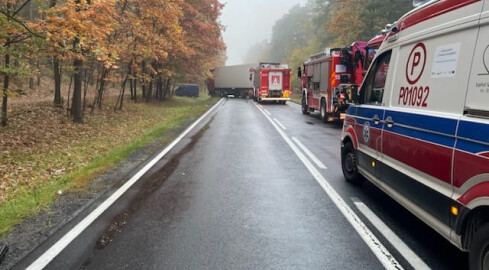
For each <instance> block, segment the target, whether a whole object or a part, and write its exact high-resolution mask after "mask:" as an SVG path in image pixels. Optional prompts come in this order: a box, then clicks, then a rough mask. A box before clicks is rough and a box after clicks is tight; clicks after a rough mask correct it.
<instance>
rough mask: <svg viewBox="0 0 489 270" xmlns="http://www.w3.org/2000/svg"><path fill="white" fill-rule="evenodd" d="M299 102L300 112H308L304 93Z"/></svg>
mask: <svg viewBox="0 0 489 270" xmlns="http://www.w3.org/2000/svg"><path fill="white" fill-rule="evenodd" d="M301 104H302V114H309V108H308V107H307V104H306V95H302V99H301Z"/></svg>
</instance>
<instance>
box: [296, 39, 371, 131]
mask: <svg viewBox="0 0 489 270" xmlns="http://www.w3.org/2000/svg"><path fill="white" fill-rule="evenodd" d="M366 46H367V43H366V42H363V41H357V42H354V43H353V44H352V45H351V46H350V47H343V48H336V49H326V50H324V51H322V52H319V53H317V54H314V55H312V56H311V57H310V58H309V59H308V60H307V61H306V62H304V65H303V69H301V68H299V72H298V77H299V78H300V79H301V82H302V83H301V84H302V95H301V96H302V98H301V103H302V113H303V114H309V113H310V112H314V111H316V110H319V112H320V118H321V120H323V121H328V120H334V119H343V118H344V116H345V111H346V109H347V108H348V103H349V101H351V100H352V97H353V95H354V94H355V93H356V92H357V89H358V87H359V86H360V84H361V83H362V79H363V74H364V59H365V55H366V51H365V49H366Z"/></svg>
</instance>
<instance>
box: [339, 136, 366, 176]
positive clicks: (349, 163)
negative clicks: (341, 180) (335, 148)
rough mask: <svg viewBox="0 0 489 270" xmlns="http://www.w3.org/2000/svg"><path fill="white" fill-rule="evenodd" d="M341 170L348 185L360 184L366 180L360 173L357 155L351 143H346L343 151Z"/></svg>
mask: <svg viewBox="0 0 489 270" xmlns="http://www.w3.org/2000/svg"><path fill="white" fill-rule="evenodd" d="M341 169H342V170H343V176H344V177H345V179H346V181H347V182H348V183H352V184H360V183H362V182H363V181H365V178H364V177H363V176H362V175H360V174H359V173H358V168H357V153H356V151H355V149H354V148H353V145H352V144H351V142H346V143H345V146H343V149H342V150H341Z"/></svg>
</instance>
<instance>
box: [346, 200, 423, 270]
mask: <svg viewBox="0 0 489 270" xmlns="http://www.w3.org/2000/svg"><path fill="white" fill-rule="evenodd" d="M352 200H353V203H354V204H355V205H356V207H357V208H358V210H360V212H362V214H363V215H364V216H365V217H366V218H367V219H368V220H369V221H370V223H372V225H374V226H375V227H376V228H377V230H379V232H380V233H381V234H382V235H383V236H384V237H385V238H386V239H387V241H389V243H391V244H392V245H393V246H394V247H395V248H396V249H397V251H399V253H400V254H401V255H402V256H403V257H404V258H405V259H406V260H407V261H408V262H409V264H411V266H412V267H414V269H431V268H430V267H429V266H428V265H426V263H425V262H424V261H423V260H422V259H421V258H420V257H419V256H418V255H417V254H416V253H415V252H414V251H413V250H412V249H411V248H409V247H408V246H407V245H406V244H405V243H404V241H402V240H401V239H400V238H399V237H398V236H397V235H396V234H395V233H394V232H393V231H392V230H391V229H390V228H389V227H388V226H387V225H386V224H385V223H384V222H383V221H382V220H381V219H380V218H379V217H378V216H377V215H376V214H375V213H374V212H372V210H370V208H368V206H367V205H365V204H364V203H363V202H361V201H360V200H358V199H356V198H352Z"/></svg>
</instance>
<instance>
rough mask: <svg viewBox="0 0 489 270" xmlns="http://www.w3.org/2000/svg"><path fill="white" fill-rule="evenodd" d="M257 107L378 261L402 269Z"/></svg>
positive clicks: (392, 267) (286, 137)
mask: <svg viewBox="0 0 489 270" xmlns="http://www.w3.org/2000/svg"><path fill="white" fill-rule="evenodd" d="M257 108H258V109H259V110H260V111H261V112H262V113H263V115H264V116H265V117H266V118H267V119H268V121H269V122H270V123H271V124H272V126H273V127H274V128H275V129H276V130H277V131H278V133H279V134H280V136H282V138H283V139H284V140H285V142H286V143H287V144H288V145H289V147H290V148H291V149H292V151H294V153H295V154H296V155H297V157H298V158H299V159H300V160H301V161H302V163H304V165H305V166H306V168H307V169H308V170H309V172H310V173H311V175H312V176H313V177H314V179H316V181H317V182H318V183H319V185H320V186H321V187H322V188H323V190H324V191H325V192H326V194H327V195H328V196H329V198H330V199H331V200H332V201H333V203H334V204H335V205H336V207H338V209H339V210H340V211H341V213H342V214H343V216H344V217H345V218H346V219H347V220H348V222H350V224H351V225H352V226H353V228H354V229H355V230H356V231H357V233H358V234H359V235H360V237H361V238H362V239H363V241H364V242H365V243H366V244H367V246H368V247H369V248H370V250H372V252H373V253H374V254H375V256H376V257H377V258H378V259H379V261H380V263H381V264H382V265H383V266H384V267H385V268H386V269H392V270H400V269H404V268H403V267H402V266H401V265H400V264H399V262H398V261H397V260H396V259H395V258H394V256H392V255H391V253H390V252H389V251H388V250H387V249H386V248H385V247H384V245H382V243H381V242H380V241H379V240H378V239H377V237H376V236H375V235H374V234H373V233H372V232H371V231H370V230H369V229H368V227H367V226H366V225H365V223H363V221H362V220H361V219H360V217H359V216H358V215H357V214H355V212H354V211H353V209H351V208H350V206H348V204H347V203H346V202H345V201H344V200H343V199H342V198H341V196H340V195H339V194H338V193H337V192H336V190H334V188H333V187H332V186H331V185H330V184H329V182H328V181H327V180H326V179H325V178H324V177H323V176H322V175H321V173H320V172H319V171H318V170H316V168H315V167H314V165H312V163H311V162H310V161H309V160H308V159H307V158H306V157H305V156H304V154H302V152H301V151H300V150H299V149H298V148H297V146H296V145H295V144H294V143H293V141H292V140H291V139H290V138H289V137H288V136H287V135H286V134H285V132H284V131H283V130H281V129H280V128H279V127H278V126H277V124H275V122H273V120H272V119H271V118H270V117H269V116H268V115H267V114H266V113H265V111H264V110H262V109H260V108H259V107H258V106H257Z"/></svg>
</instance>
